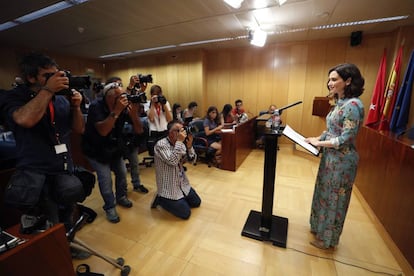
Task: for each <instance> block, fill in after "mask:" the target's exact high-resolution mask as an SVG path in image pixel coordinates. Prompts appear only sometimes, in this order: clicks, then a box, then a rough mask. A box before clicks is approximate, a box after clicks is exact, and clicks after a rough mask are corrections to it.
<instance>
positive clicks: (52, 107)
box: [49, 100, 55, 125]
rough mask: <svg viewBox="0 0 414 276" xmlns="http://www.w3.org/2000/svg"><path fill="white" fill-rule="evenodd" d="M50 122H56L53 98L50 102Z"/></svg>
mask: <svg viewBox="0 0 414 276" xmlns="http://www.w3.org/2000/svg"><path fill="white" fill-rule="evenodd" d="M49 112H50V122H51V123H52V125H53V124H54V123H55V107H54V106H53V102H52V100H50V102H49Z"/></svg>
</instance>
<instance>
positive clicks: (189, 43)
mask: <svg viewBox="0 0 414 276" xmlns="http://www.w3.org/2000/svg"><path fill="white" fill-rule="evenodd" d="M228 40H233V38H231V37H225V38H216V39H209V40H201V41H194V42H186V43H181V44H179V45H178V46H181V47H184V46H192V45H200V44H207V43H214V42H222V41H228Z"/></svg>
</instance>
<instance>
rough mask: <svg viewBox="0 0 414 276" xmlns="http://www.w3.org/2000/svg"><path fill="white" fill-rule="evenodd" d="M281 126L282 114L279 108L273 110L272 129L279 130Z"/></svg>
mask: <svg viewBox="0 0 414 276" xmlns="http://www.w3.org/2000/svg"><path fill="white" fill-rule="evenodd" d="M279 128H280V115H279V110H277V109H276V110H275V111H273V115H272V129H274V130H279Z"/></svg>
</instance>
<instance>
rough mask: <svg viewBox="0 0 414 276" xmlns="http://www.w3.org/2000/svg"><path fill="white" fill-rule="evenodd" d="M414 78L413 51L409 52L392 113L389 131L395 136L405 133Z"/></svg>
mask: <svg viewBox="0 0 414 276" xmlns="http://www.w3.org/2000/svg"><path fill="white" fill-rule="evenodd" d="M413 78H414V51H412V52H411V56H410V60H409V62H408V65H407V70H406V71H405V75H404V79H403V82H402V84H401V89H400V92H399V93H398V97H397V102H396V103H395V108H394V112H393V113H392V117H391V123H390V130H391V131H392V132H395V133H397V134H401V133H403V132H404V131H405V129H406V126H407V123H408V117H409V115H410V103H411V90H412V88H413Z"/></svg>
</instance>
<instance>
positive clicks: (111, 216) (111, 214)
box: [105, 208, 120, 223]
mask: <svg viewBox="0 0 414 276" xmlns="http://www.w3.org/2000/svg"><path fill="white" fill-rule="evenodd" d="M105 212H106V218H107V220H109V221H110V222H112V223H118V222H119V221H120V219H119V216H118V214H117V213H116V210H115V208H111V209H108V210H106V211H105Z"/></svg>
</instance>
